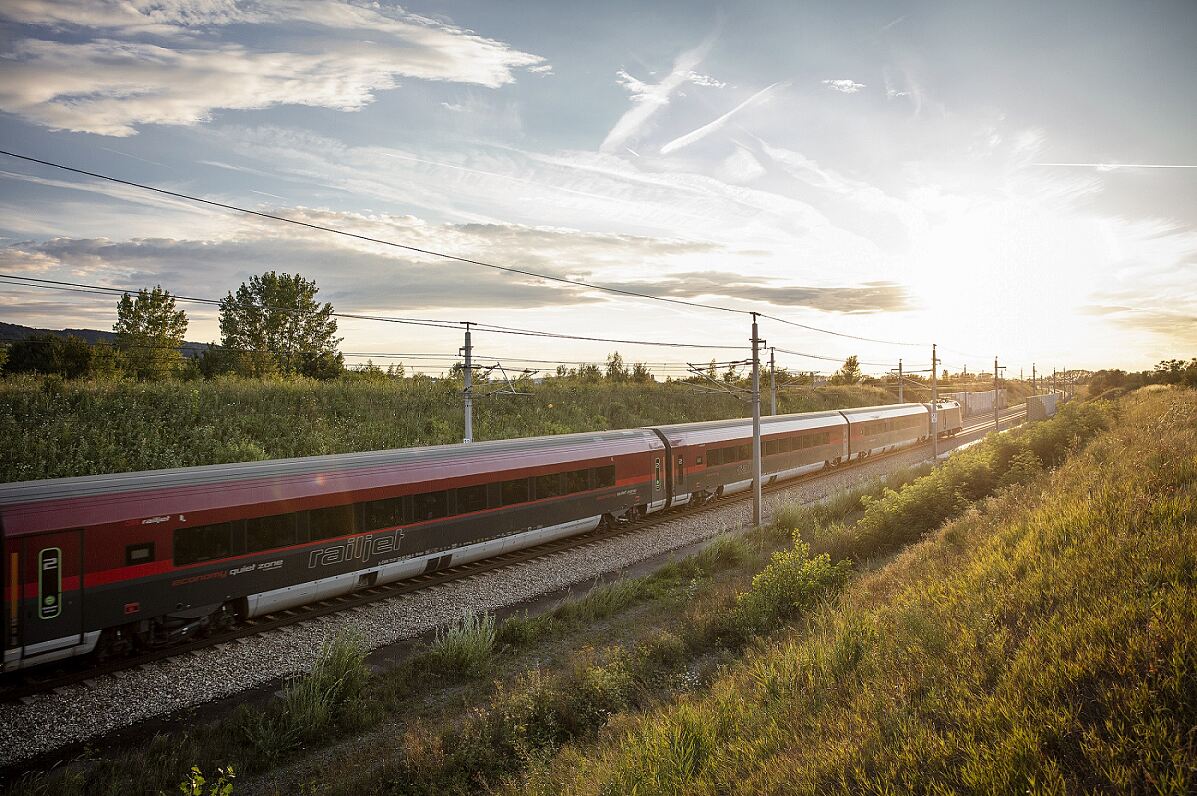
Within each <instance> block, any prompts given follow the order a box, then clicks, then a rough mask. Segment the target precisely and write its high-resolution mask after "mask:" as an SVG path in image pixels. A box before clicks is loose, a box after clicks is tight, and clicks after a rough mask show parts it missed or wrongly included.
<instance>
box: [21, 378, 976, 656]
mask: <svg viewBox="0 0 1197 796" xmlns="http://www.w3.org/2000/svg"><path fill="white" fill-rule="evenodd" d="M931 416H932V412H931V410H930V406H929V405H926V404H897V405H888V406H874V407H866V408H856V409H844V410H840V411H825V412H811V413H803V414H789V415H779V416H774V417H764V418H761V438H762V450H761V462H762V474H763V475H762V480H764V481H766V482H774V481H782V480H785V479H789V478H795V477H798V476H800V475H802V474H804V473H808V472H811V471H814V470H818V469H822V468H832V467H837V466H839V465H841V464H844V463H846V462H848V461H850V460H854V459H856V460H859V459H863V458H866V457H868V456H872V455H875V454H879V453H884V452H886V451H892V450H896V449H898V448H902V447H906V446H911V445H917V444H919V443H922V442H925V441H927V440H928V439H929V438H930V435H931V433H932V419H931ZM938 419H939V434H940V435H941V436H948V435H951V434H955V433H956V432H957V431H959V430H960V428H961V427H962V415H961V412H960V407H959V405H958V404H955V403H954V402H951V401H944V402H940V404H939V412H938ZM751 483H752V422H751V420H745V419H736V420H723V421H714V422H700V423H686V424H679V425H664V426H656V427H651V428H636V429H626V430H618V431H602V432H593V433H581V434H562V435H555V436H547V437H533V438H523V439H511V440H498V441H493V442H471V443H464V444H457V445H440V446H433V447H421V448H405V449H397V450H385V451H374V452H367V453H348V454H335V455H327V456H313V457H305V458H297V459H276V460H270V461H260V462H246V463H239V464H224V465H209V466H201V467H186V468H180V469H170V470H154V471H149V472H132V473H116V474H111V475H97V476H86V477H79V478H57V479H46V480H40V481H24V482H18V483H10V484H4V485H0V532H2V541H3V546H2V547H0V562H2V566H0V569H2V570H3V575H2V582H0V588H2V594H3V605H2V609H3V618H2V623H3V627H2V629H3V644H4V646H3V649H4V656H3V660H2V661H0V672H14V671H17V670H21V669H27V668H30V667H33V666H37V665H41V664H45V663H49V662H52V661H61V660H64V659H67V658H73V657H77V656H83V655H93V656H96V657H98V658H107V657H109V656H120V655H125V654H129V653H131V652H133V651H135V650H138V649H144V648H147V647H156V646H160V645H167V644H171V643H176V642H178V641H181V640H185V639H189V638H192V637H194V636H197V635H200V634H203V633H207V632H212V631H214V630H219V629H221V628H225V627H231V626H233V625H235V624H237V623H239V622H242V621H245V620H247V619H252V618H254V617H259V616H263V615H266V614H270V613H274V612H278V611H282V610H286V609H289V608H294V607H296V606H299V605H303V604H306V603H311V602H317V601H320V600H326V599H329V598H332V597H336V596H339V595H343V594H347V593H350V592H353V591H356V590H360V589H366V588H371V587H373V586H376V585H381V584H386V583H391V582H394V581H397V580H402V579H405V578H409V577H413V576H415V575H419V574H421V573H428V572H434V571H437V570H440V569H444V568H446V567H449V566H456V565H460V564H464V563H468V562H471V561H476V560H479V559H483V558H488V557H491V556H494V555H498V554H500V553H504V552H508V551H511V550H515V549H520V548H525V547H529V546H533V545H537V544H541V543H544V542H548V541H552V540H554V539H559V538H562V537H566V536H570V535H574V534H580V533H586V532H589V531H593V530H595V529H598V528H600V527H604V526H611V525H614V524H616V523H621V522H626V521H633V520H636V519H638V518H640V517H643V516H645V515H647V514H651V513H654V512H658V511H664V510H668V509H670V508H674V507H678V506H686V505H699V504H702V503H705V502H708V501H710V500H714V499H716V498H718V497H719V496H721V495H728V494H733V493H735V492H738V491H742V490H745V489H748V488H749V487H750V486H751Z"/></svg>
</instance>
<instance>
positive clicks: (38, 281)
mask: <svg viewBox="0 0 1197 796" xmlns="http://www.w3.org/2000/svg"><path fill="white" fill-rule="evenodd" d="M0 284H9V285H19V286H21V287H32V288H40V289H43V290H61V291H66V292H71V293H95V294H99V295H111V296H120V295H124V294H126V293H130V294H136V293H137V289H135V288H122V287H109V286H106V285H90V284H86V283H83V282H65V281H62V280H57V279H43V278H39V277H31V276H20V275H16V274H0ZM172 295H173V294H172ZM173 298H174V299H175V300H176V301H184V302H188V303H192V304H205V305H208V306H216V307H219V306H220V299H214V298H205V297H201V296H183V295H173ZM268 309H273V310H278V311H282V312H291V311H293V310H289V309H287V308H285V307H270V308H268ZM330 314H331V315H332V316H334V317H337V318H347V319H351V320H364V321H378V322H382V323H397V324H403V325H407V326H426V327H432V328H436V329H453V330H460V329H461V323H460V322H458V321H444V320H436V319H432V318H405V317H394V316H389V315H367V314H363V313H354V312H333V313H330ZM472 325H473V326H474V328H475V329H476V330H477V331H483V332H492V333H494V334H506V335H519V336H525V337H551V338H554V339H558V340H582V341H588V342H596V343H614V344H617V345H645V346H658V347H661V348H699V349H711V350H717V351H738V350H742V349H744V348H746V347H747V346H730V345H711V344H705V343H677V342H672V341H665V340H632V339H624V338H614V337H592V336H587V335H578V334H564V333H561V332H548V331H544V330H540V329H519V328H515V327H510V326H493V325H491V324H486V323H474V324H472Z"/></svg>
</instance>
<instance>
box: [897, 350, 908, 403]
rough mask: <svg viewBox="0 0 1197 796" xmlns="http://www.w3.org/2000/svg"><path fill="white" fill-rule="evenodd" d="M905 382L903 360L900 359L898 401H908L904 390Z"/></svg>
mask: <svg viewBox="0 0 1197 796" xmlns="http://www.w3.org/2000/svg"><path fill="white" fill-rule="evenodd" d="M903 384H904V382H903V381H902V360H900V359H899V360H898V403H900V404H904V403H906V397H905V393H903V392H902V387H903Z"/></svg>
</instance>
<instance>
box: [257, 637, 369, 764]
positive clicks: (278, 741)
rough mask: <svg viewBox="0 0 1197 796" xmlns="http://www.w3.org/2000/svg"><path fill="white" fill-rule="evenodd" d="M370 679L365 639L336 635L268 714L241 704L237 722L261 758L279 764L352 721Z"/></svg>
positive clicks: (288, 686) (285, 690)
mask: <svg viewBox="0 0 1197 796" xmlns="http://www.w3.org/2000/svg"><path fill="white" fill-rule="evenodd" d="M369 679H370V671H369V669H368V668H367V667H366V649H365V646H364V643H363V641H362V639H361V637H360V636H356V635H342V636H337V637H336V638H334V639H332V640H331V641H329V642H327V643H326V644H325V645H324V646H323V647H322V648H321V649H320V654H319V656H318V657H317V659H316V663H315V665H314V666H313V667H312V669H311V671H309V672H308V673H307V674H305V675H303V676H302V677H298V678H296V679H295V680H292V681H291V682H290V683H288V684H287V686H286V687H285V688H284V689H283V695H282V699H281V700H279V703H278V704H277V705H276V706H274V707H273V708H272V709H271V710H267V711H261V710H256V709H253V708H247V707H244V706H242V708H240V709H239V711H238V713H237V715H236V718H235V724H236V725H237V728H238V730H239V731H240V735H241V737H242V738H243V739H244V740H245V742H246V743H248V744H249V746H250V747H251V748H252V749H253V750H254V751H255V753H256V754H257V755H259V756H260V757H262V758H264V759H266V760H277V759H278V758H280V757H282V756H284V755H286V754H287V753H288V752H291V751H293V750H294V749H296V748H298V747H299V746H300V745H301V744H303V743H305V742H307V741H311V740H315V739H318V738H321V737H322V736H323V735H324V734H325V733H327V732H328V731H329V730H330V729H331V728H333V727H335V726H337V725H339V724H344V723H346V722H350V723H351V722H352V721H353V718H354V714H355V713H357V712H360V711H361V710H362V703H361V699H362V693H363V691H364V690H365V687H366V683H367V681H368V680H369Z"/></svg>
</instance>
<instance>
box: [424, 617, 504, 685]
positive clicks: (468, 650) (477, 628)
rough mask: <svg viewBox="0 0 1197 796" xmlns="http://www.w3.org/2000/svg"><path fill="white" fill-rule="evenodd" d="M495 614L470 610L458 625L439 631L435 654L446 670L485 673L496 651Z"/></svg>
mask: <svg viewBox="0 0 1197 796" xmlns="http://www.w3.org/2000/svg"><path fill="white" fill-rule="evenodd" d="M495 636H496V633H495V617H494V616H493V615H492V614H476V613H470V612H468V611H467V612H466V613H465V614H463V615H462V617H461V621H460V622H458V623H457V624H455V625H450V626H448V627H445V628H442V629H440V630H438V631H437V632H436V640H435V641H434V642H433V643H432V649H431V655H432V657H433V659H434V660H435V662H436V664H437V665H438V666H439V667H440V668H441V670H442V671H444V672H447V673H452V674H475V675H476V674H481V673H483V672H485V671H486V666H487V664H488V663H489V662H490V659H491V655H492V654H493V653H494V651H495Z"/></svg>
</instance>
